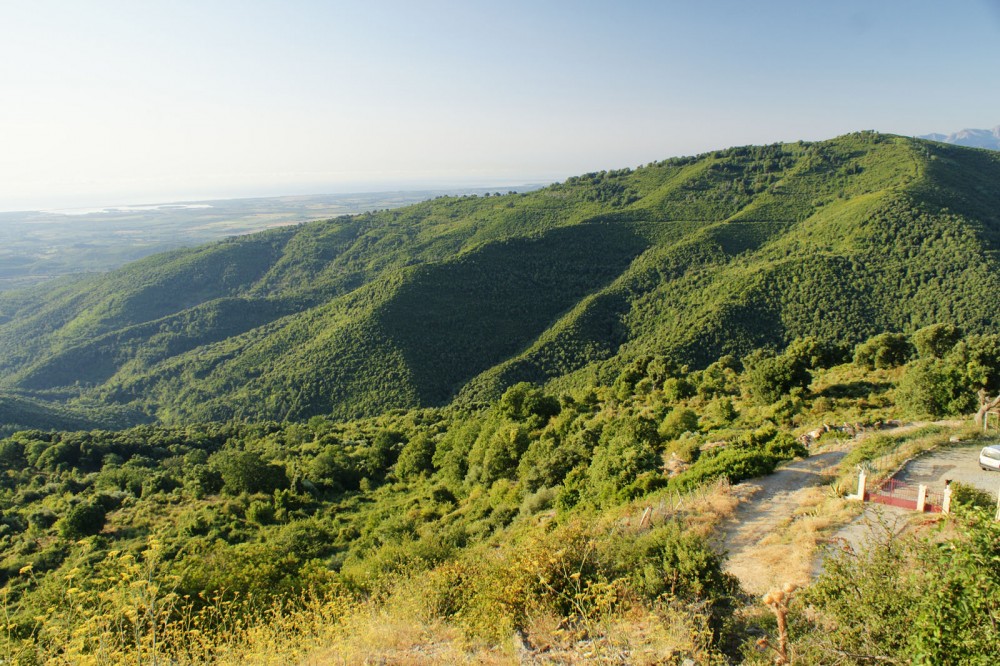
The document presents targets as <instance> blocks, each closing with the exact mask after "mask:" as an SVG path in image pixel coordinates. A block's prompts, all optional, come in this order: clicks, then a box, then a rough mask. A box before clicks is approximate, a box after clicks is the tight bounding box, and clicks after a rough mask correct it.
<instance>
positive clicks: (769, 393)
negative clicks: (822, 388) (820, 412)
mask: <svg viewBox="0 0 1000 666" xmlns="http://www.w3.org/2000/svg"><path fill="white" fill-rule="evenodd" d="M747 381H748V384H749V388H750V393H751V394H752V395H753V396H754V397H755V398H756V399H757V401H758V402H760V403H761V404H765V405H769V404H771V403H773V402H775V401H777V400H778V399H779V398H781V397H782V396H783V395H785V394H786V393H788V392H789V391H791V390H792V389H793V388H806V387H808V386H809V383H810V382H811V381H812V375H811V374H810V373H809V367H808V365H807V364H806V363H805V361H804V360H803V359H801V358H797V357H795V356H792V355H787V354H782V355H781V356H771V357H765V358H755V359H753V360H752V361H748V368H747Z"/></svg>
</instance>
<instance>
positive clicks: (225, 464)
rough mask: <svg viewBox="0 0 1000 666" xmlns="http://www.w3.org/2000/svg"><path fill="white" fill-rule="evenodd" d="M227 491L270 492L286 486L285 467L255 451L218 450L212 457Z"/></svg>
mask: <svg viewBox="0 0 1000 666" xmlns="http://www.w3.org/2000/svg"><path fill="white" fill-rule="evenodd" d="M212 458H213V459H212V463H213V466H214V467H215V468H216V469H217V470H218V471H219V474H220V475H221V476H222V489H223V490H224V491H226V492H228V493H231V494H234V495H238V494H240V493H269V494H270V493H272V492H274V491H275V490H277V489H278V488H284V487H286V486H288V477H287V476H286V475H285V469H284V468H283V467H280V466H279V465H274V464H271V463H269V462H267V461H265V460H264V459H263V458H261V457H260V454H259V453H257V452H255V451H220V452H219V453H217V454H215V456H213V457H212Z"/></svg>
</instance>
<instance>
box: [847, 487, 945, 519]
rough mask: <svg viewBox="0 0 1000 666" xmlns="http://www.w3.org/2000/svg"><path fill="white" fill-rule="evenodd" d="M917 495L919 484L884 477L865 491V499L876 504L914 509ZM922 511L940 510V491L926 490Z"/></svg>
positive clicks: (934, 511) (933, 511) (936, 511)
mask: <svg viewBox="0 0 1000 666" xmlns="http://www.w3.org/2000/svg"><path fill="white" fill-rule="evenodd" d="M919 495H920V489H919V486H916V485H912V484H909V483H903V482H902V481H899V480H897V479H886V480H885V481H883V482H882V485H880V486H879V487H878V488H875V489H873V490H871V491H869V492H868V493H866V497H865V499H867V500H868V501H870V502H876V503H878V504H887V505H889V506H897V507H899V508H901V509H909V510H910V511H916V509H917V499H918V498H919ZM924 511H930V512H932V513H940V512H941V493H939V492H933V493H932V492H931V491H930V490H928V491H927V494H926V495H925V498H924Z"/></svg>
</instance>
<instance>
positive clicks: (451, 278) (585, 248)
mask: <svg viewBox="0 0 1000 666" xmlns="http://www.w3.org/2000/svg"><path fill="white" fill-rule="evenodd" d="M646 247H647V243H646V241H645V240H644V239H642V238H641V237H640V236H638V235H637V234H635V233H634V232H633V231H631V230H630V229H629V228H628V227H626V226H625V225H609V224H600V223H589V224H579V225H573V226H568V227H561V228H558V229H554V230H552V231H549V232H548V233H546V234H544V235H542V236H539V237H535V238H526V239H525V238H521V239H510V240H504V241H498V242H493V243H489V244H487V245H484V246H483V247H481V248H479V249H478V250H476V251H474V252H470V253H468V254H465V255H462V256H460V257H458V258H456V259H455V260H454V261H451V262H448V263H445V264H439V265H435V266H427V267H423V268H421V269H420V270H419V271H418V272H417V273H416V274H415V275H414V276H413V277H412V278H411V279H410V281H409V282H408V283H407V284H405V285H403V286H402V287H401V288H400V289H399V291H398V292H397V293H396V294H395V296H394V297H393V299H392V300H391V301H390V302H389V303H388V304H387V305H386V306H385V307H384V309H383V310H382V312H381V314H380V323H381V327H382V330H383V331H384V332H385V333H387V334H388V336H389V337H390V338H391V339H392V342H393V344H394V346H395V347H396V348H397V349H399V350H400V351H401V352H402V353H403V355H404V357H405V359H406V365H407V368H408V369H409V370H410V371H411V373H412V377H413V381H414V385H415V387H416V389H417V391H418V394H419V397H420V401H421V403H422V404H442V403H445V402H447V401H448V400H450V399H451V398H452V397H453V396H454V395H455V394H456V393H457V392H458V390H459V389H461V388H462V386H464V385H465V384H466V383H467V382H468V381H469V380H470V379H472V378H473V377H475V376H477V375H478V374H480V373H481V372H483V371H485V370H487V369H488V368H490V367H493V366H494V365H496V364H498V363H501V362H502V361H504V360H506V359H508V358H510V357H511V356H513V355H515V354H517V353H519V352H521V351H523V350H524V349H525V348H527V347H528V346H529V345H530V344H531V343H532V342H534V341H535V339H536V338H538V336H540V335H541V334H542V333H543V332H544V331H545V330H547V329H548V328H549V327H551V326H552V325H553V324H554V323H555V322H556V321H557V320H558V319H559V318H560V317H562V316H563V315H564V314H566V312H567V311H569V310H570V309H571V308H572V307H573V306H575V305H576V304H577V303H578V302H579V300H580V299H582V298H583V297H585V296H587V295H588V294H591V293H593V292H594V291H596V290H598V289H600V288H602V287H604V286H606V285H608V284H609V283H611V282H612V281H613V280H614V279H615V278H617V277H618V276H619V275H621V273H622V272H623V271H624V270H625V269H626V268H627V267H628V266H629V264H631V262H632V261H633V260H634V259H635V258H636V257H637V256H638V255H639V254H640V253H641V252H643V251H644V250H645V249H646ZM612 333H613V332H612V331H609V335H611V334H612ZM534 379H535V380H536V381H537V380H540V379H542V378H534Z"/></svg>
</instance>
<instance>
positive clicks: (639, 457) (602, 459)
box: [587, 434, 660, 506]
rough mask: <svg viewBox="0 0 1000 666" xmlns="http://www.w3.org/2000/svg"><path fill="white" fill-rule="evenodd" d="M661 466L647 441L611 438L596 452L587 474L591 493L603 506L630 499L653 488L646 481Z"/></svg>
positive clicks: (657, 456) (623, 436)
mask: <svg viewBox="0 0 1000 666" xmlns="http://www.w3.org/2000/svg"><path fill="white" fill-rule="evenodd" d="M659 465H660V457H659V455H657V453H656V450H655V449H654V448H653V446H652V445H651V444H649V443H648V442H647V441H642V440H639V441H636V440H633V439H631V438H629V437H627V436H625V435H624V434H621V435H617V436H614V437H611V438H610V440H609V441H607V442H606V443H604V444H602V445H601V446H598V447H597V448H596V449H595V450H594V458H593V460H592V461H591V463H590V467H589V469H588V472H587V477H588V480H589V488H588V494H590V495H591V496H592V497H593V498H594V500H595V501H596V502H597V504H598V505H600V506H610V505H612V504H615V503H618V502H621V501H623V500H626V499H630V498H632V497H635V496H637V495H639V494H640V493H641V492H643V491H648V490H649V489H651V488H650V486H649V485H648V484H644V483H643V481H644V480H645V479H650V480H652V479H651V478H650V477H651V475H652V474H653V473H654V472H655V471H656V470H657V468H658V467H659Z"/></svg>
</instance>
